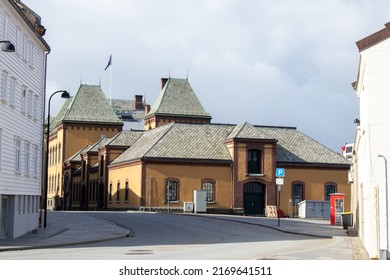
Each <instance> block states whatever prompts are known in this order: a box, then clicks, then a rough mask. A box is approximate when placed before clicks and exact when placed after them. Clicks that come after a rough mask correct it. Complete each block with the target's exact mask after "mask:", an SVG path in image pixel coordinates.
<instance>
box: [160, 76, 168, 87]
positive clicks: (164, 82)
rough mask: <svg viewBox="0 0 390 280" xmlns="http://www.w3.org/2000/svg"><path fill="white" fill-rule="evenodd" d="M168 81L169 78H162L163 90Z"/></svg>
mask: <svg viewBox="0 0 390 280" xmlns="http://www.w3.org/2000/svg"><path fill="white" fill-rule="evenodd" d="M167 82H168V78H161V90H162V89H163V88H164V87H165V84H166V83H167Z"/></svg>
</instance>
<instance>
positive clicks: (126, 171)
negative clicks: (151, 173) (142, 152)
mask: <svg viewBox="0 0 390 280" xmlns="http://www.w3.org/2000/svg"><path fill="white" fill-rule="evenodd" d="M126 182H128V184H129V199H128V201H127V202H126V201H125V186H126ZM118 183H120V191H119V192H120V200H119V203H118V202H117V193H118V192H117V185H118ZM141 183H142V163H141V162H137V163H134V164H131V165H126V166H123V167H121V168H111V169H109V171H108V185H109V186H110V184H112V203H111V204H109V205H108V207H109V208H111V207H115V208H139V207H140V206H141V204H140V199H141Z"/></svg>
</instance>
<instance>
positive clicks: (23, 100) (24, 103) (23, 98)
mask: <svg viewBox="0 0 390 280" xmlns="http://www.w3.org/2000/svg"><path fill="white" fill-rule="evenodd" d="M21 98H22V99H21V100H22V104H21V109H22V113H26V105H27V104H26V103H27V87H26V86H23V87H22V93H21Z"/></svg>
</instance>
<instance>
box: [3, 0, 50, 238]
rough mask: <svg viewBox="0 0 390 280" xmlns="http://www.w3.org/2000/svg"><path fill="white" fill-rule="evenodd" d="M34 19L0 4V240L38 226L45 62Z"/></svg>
mask: <svg viewBox="0 0 390 280" xmlns="http://www.w3.org/2000/svg"><path fill="white" fill-rule="evenodd" d="M44 33H45V29H44V28H43V26H42V25H41V24H40V17H39V16H38V15H37V14H35V13H34V12H33V11H32V10H31V9H29V8H28V7H27V6H25V5H24V4H23V3H21V2H20V1H18V0H0V41H10V42H11V43H12V44H13V45H14V47H15V52H4V51H1V48H2V47H3V46H4V42H3V43H0V238H1V239H5V238H7V239H12V238H17V237H19V236H21V235H24V234H25V233H27V232H29V231H32V230H34V229H36V228H37V227H38V226H39V218H40V212H39V208H40V207H39V206H40V196H41V181H42V172H41V170H42V146H43V121H44V109H45V108H44V107H45V106H44V104H45V79H46V78H45V77H46V58H47V54H48V53H49V51H50V48H49V46H48V44H47V43H46V42H45V40H44V39H43V37H42V36H43V35H44Z"/></svg>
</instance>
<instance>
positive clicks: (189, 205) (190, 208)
mask: <svg viewBox="0 0 390 280" xmlns="http://www.w3.org/2000/svg"><path fill="white" fill-rule="evenodd" d="M183 211H184V212H185V213H192V212H194V203H193V202H184V209H183Z"/></svg>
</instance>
